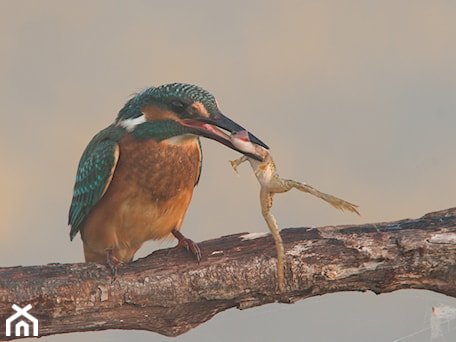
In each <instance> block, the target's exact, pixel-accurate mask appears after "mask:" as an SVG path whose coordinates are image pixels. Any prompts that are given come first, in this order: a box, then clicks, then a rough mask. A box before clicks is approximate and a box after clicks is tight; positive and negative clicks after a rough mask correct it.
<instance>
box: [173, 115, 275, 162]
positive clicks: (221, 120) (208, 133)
mask: <svg viewBox="0 0 456 342" xmlns="http://www.w3.org/2000/svg"><path fill="white" fill-rule="evenodd" d="M180 122H181V124H182V125H184V126H187V127H191V128H193V129H195V130H196V131H197V134H198V135H201V136H204V137H206V138H209V139H213V140H215V141H218V142H219V143H221V144H223V145H225V146H228V147H229V148H231V149H233V150H235V151H238V152H241V153H242V154H244V155H246V156H247V157H250V158H253V159H256V160H259V161H262V160H263V158H262V157H261V156H259V155H256V154H252V153H249V152H245V151H242V150H240V149H238V148H237V147H236V146H234V145H233V143H232V142H231V140H230V136H229V135H228V134H226V133H225V132H224V131H222V130H221V129H219V128H218V127H220V128H222V129H224V130H226V131H228V132H229V133H230V134H235V133H237V132H240V131H247V130H246V129H245V128H243V127H242V126H240V125H238V124H237V123H236V122H234V121H233V120H231V119H229V118H227V117H226V116H225V115H223V114H222V113H218V114H217V115H216V116H215V117H211V118H205V117H199V118H197V119H182V120H180ZM247 132H248V131H247ZM248 137H249V140H250V141H251V142H252V143H254V144H257V145H260V146H262V147H264V148H265V149H269V147H268V146H267V145H266V144H265V143H264V142H262V141H261V140H260V139H258V138H257V137H255V136H254V135H253V134H251V133H250V132H248Z"/></svg>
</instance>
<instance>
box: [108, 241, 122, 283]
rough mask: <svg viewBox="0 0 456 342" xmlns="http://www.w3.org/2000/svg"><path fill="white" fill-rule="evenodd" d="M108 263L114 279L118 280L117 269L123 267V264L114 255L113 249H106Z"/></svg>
mask: <svg viewBox="0 0 456 342" xmlns="http://www.w3.org/2000/svg"><path fill="white" fill-rule="evenodd" d="M106 263H107V265H108V267H109V269H110V271H111V274H112V277H113V279H116V278H117V268H118V267H119V266H122V265H123V262H122V261H120V260H119V259H117V258H116V257H115V256H114V255H113V254H112V248H106Z"/></svg>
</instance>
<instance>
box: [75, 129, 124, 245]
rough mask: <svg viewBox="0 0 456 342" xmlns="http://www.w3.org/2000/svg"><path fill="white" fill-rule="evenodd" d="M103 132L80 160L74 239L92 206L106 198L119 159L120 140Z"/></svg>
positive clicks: (76, 185) (77, 176)
mask: <svg viewBox="0 0 456 342" xmlns="http://www.w3.org/2000/svg"><path fill="white" fill-rule="evenodd" d="M102 133H104V132H103V131H102V132H100V133H99V134H98V135H96V136H95V137H94V138H93V139H92V141H91V142H90V143H89V145H88V146H87V148H86V150H85V151H84V153H83V155H82V157H81V160H80V161H79V166H78V171H77V173H76V182H75V185H74V190H73V200H72V202H71V206H70V213H69V217H68V224H69V225H70V226H71V231H70V239H71V240H73V238H74V237H75V235H76V234H77V233H78V231H80V229H81V227H82V224H83V222H84V220H85V219H86V218H87V216H88V215H89V213H90V211H91V210H92V208H93V207H94V206H95V205H96V204H97V202H98V201H99V200H100V199H101V198H102V197H103V195H104V193H105V191H106V189H107V188H108V186H109V184H110V182H111V179H112V176H113V174H114V170H115V168H116V165H117V161H118V160H119V145H118V143H117V141H113V140H110V139H107V138H105V137H104V136H103V135H104V134H102Z"/></svg>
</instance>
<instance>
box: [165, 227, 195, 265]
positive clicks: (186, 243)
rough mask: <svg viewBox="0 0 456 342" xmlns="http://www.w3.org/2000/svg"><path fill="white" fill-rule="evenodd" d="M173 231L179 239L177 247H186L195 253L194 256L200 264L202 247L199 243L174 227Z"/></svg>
mask: <svg viewBox="0 0 456 342" xmlns="http://www.w3.org/2000/svg"><path fill="white" fill-rule="evenodd" d="M172 233H173V235H174V237H175V238H176V239H177V240H178V243H177V246H176V247H184V248H185V249H186V250H187V251H189V252H190V253H192V254H193V256H194V257H195V258H196V261H197V262H198V264H199V263H200V261H201V249H200V248H199V247H198V244H197V243H195V242H193V241H192V240H190V239H187V238H186V237H185V236H184V235H182V233H181V232H180V231H178V230H177V229H173V230H172Z"/></svg>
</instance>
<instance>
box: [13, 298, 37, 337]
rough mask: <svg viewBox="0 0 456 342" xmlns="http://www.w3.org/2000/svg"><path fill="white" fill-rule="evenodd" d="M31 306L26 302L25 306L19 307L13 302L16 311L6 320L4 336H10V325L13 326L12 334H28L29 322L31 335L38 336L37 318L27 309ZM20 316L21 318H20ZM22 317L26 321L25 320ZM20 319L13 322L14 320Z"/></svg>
mask: <svg viewBox="0 0 456 342" xmlns="http://www.w3.org/2000/svg"><path fill="white" fill-rule="evenodd" d="M31 308H32V305H31V304H28V305H27V306H26V307H24V308H21V307H19V306H17V305H16V304H13V309H14V310H16V313H15V314H14V315H12V316H10V317H9V318H8V319H7V320H6V336H11V326H14V327H15V329H14V332H15V334H14V336H16V337H19V336H30V324H32V328H33V336H38V320H37V319H36V318H35V317H33V316H32V315H31V314H29V313H28V311H29V310H30V309H31ZM20 318H22V319H20ZM24 318H25V319H26V320H27V321H28V322H27V321H25V320H24ZM18 319H20V320H19V321H17V322H16V323H15V324H14V321H16V320H18Z"/></svg>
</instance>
